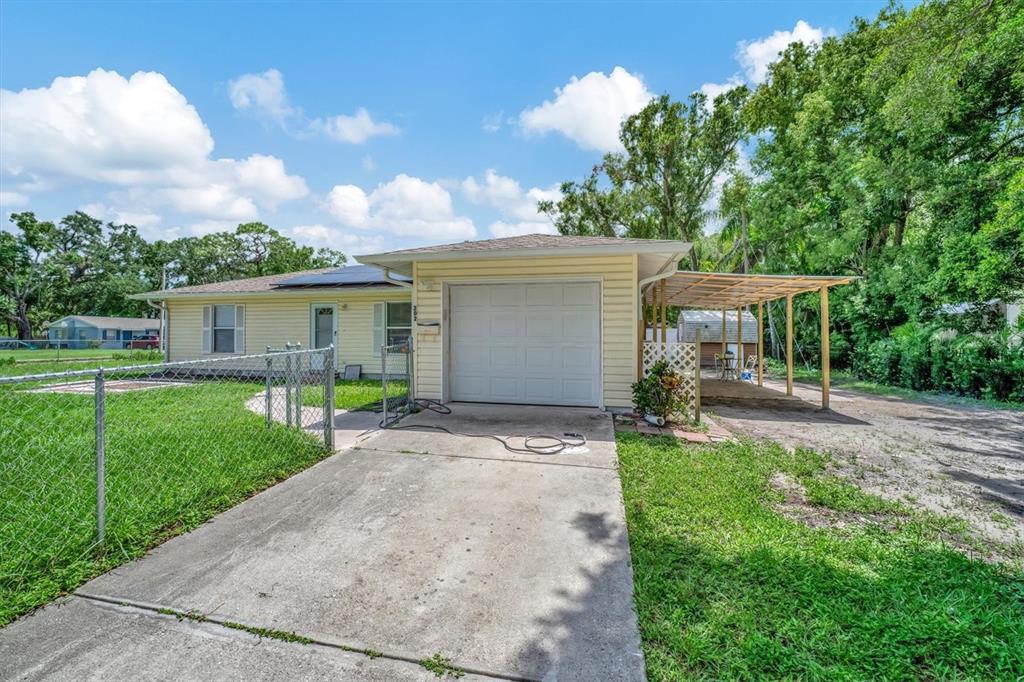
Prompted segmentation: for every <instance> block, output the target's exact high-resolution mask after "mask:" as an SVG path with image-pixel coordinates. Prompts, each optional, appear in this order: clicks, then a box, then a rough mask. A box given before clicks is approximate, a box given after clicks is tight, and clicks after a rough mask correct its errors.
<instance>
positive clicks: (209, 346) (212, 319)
mask: <svg viewBox="0 0 1024 682" xmlns="http://www.w3.org/2000/svg"><path fill="white" fill-rule="evenodd" d="M219 305H221V306H230V305H233V306H235V325H234V327H217V326H215V324H216V314H215V309H216V307H217V306H219ZM218 329H232V330H233V331H234V333H235V338H234V343H232V347H231V350H230V351H215V350H214V347H215V338H216V334H215V332H216V331H217V330H218ZM203 354H205V355H245V306H244V305H241V304H236V303H211V304H210V305H204V306H203Z"/></svg>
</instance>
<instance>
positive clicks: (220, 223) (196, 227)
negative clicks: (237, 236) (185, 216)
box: [188, 220, 238, 237]
mask: <svg viewBox="0 0 1024 682" xmlns="http://www.w3.org/2000/svg"><path fill="white" fill-rule="evenodd" d="M236 227H238V225H237V224H236V223H235V222H233V221H230V220H202V221H200V222H198V223H192V224H191V225H189V227H188V232H189V234H191V235H192V236H194V237H202V236H203V235H204V234H213V233H214V232H234V231H235V228H236Z"/></svg>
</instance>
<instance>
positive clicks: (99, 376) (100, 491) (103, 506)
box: [95, 369, 107, 545]
mask: <svg viewBox="0 0 1024 682" xmlns="http://www.w3.org/2000/svg"><path fill="white" fill-rule="evenodd" d="M105 382H106V379H105V377H104V376H103V370H102V369H100V370H99V371H98V372H97V373H96V390H95V396H96V542H97V543H98V544H100V545H102V544H103V539H104V535H106V527H107V480H106V479H107V436H106V421H107V392H106V385H105Z"/></svg>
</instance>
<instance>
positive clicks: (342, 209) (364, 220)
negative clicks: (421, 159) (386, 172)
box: [326, 174, 476, 239]
mask: <svg viewBox="0 0 1024 682" xmlns="http://www.w3.org/2000/svg"><path fill="white" fill-rule="evenodd" d="M326 205H327V209H328V210H329V211H330V212H331V215H333V216H334V217H335V218H336V219H337V220H338V222H340V223H341V224H342V225H344V226H346V227H353V228H358V229H364V230H376V231H382V232H387V233H391V234H394V235H399V236H403V237H419V238H421V239H470V238H472V237H474V236H476V228H475V227H474V225H473V221H472V220H470V219H469V218H465V217H461V216H458V215H456V214H455V210H454V208H453V206H452V197H451V194H449V193H448V190H446V189H445V188H444V187H442V186H441V185H440V184H439V183H437V182H426V181H425V180H421V179H420V178H416V177H412V176H409V175H405V174H400V175H397V176H395V178H394V179H393V180H391V181H390V182H387V183H384V184H381V185H378V186H377V188H376V189H374V190H373V191H372V192H370V193H369V194H367V193H366V192H364V191H363V190H362V189H361V188H360V187H357V186H355V185H336V186H335V187H334V188H333V189H331V191H330V193H329V194H328V195H327V200H326Z"/></svg>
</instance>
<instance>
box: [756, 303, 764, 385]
mask: <svg viewBox="0 0 1024 682" xmlns="http://www.w3.org/2000/svg"><path fill="white" fill-rule="evenodd" d="M757 385H758V386H764V301H758V302H757Z"/></svg>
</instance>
